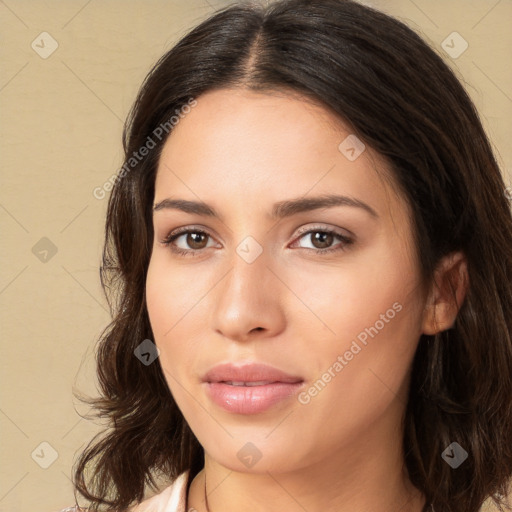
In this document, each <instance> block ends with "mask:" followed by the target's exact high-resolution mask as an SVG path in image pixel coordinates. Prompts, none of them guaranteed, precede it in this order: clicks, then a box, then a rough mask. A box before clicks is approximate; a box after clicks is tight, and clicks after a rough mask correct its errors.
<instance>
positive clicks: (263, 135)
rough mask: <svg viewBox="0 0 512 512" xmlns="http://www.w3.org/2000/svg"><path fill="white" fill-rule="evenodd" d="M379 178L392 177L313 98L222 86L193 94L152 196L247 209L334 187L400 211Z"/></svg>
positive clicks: (387, 183) (168, 143) (401, 203)
mask: <svg viewBox="0 0 512 512" xmlns="http://www.w3.org/2000/svg"><path fill="white" fill-rule="evenodd" d="M347 150H348V152H347ZM350 150H353V151H352V152H350ZM354 156H355V157H356V158H354ZM383 176H385V177H387V178H389V176H390V172H389V169H388V166H387V163H386V161H385V160H384V159H383V158H382V157H381V156H380V155H379V154H377V153H376V152H374V151H373V150H372V149H371V148H369V147H365V146H364V145H363V144H362V142H361V141H359V140H358V139H357V138H356V137H355V135H354V134H353V133H352V132H351V130H350V128H349V127H348V125H347V124H345V123H344V122H342V121H341V120H340V119H339V117H337V116H336V115H334V114H333V113H331V112H330V111H328V110H327V109H326V108H324V107H322V106H320V105H319V104H315V103H313V102H312V101H310V100H308V99H305V98H303V97H300V96H298V95H296V94H287V93H283V92H278V93H271V94H268V93H256V92H252V91H247V90H240V89H221V90H215V91H210V92H207V93H205V94H203V95H201V96H199V97H198V98H197V105H196V106H195V107H194V108H192V109H191V111H190V112H189V113H188V114H186V115H184V116H183V118H182V119H181V120H180V122H179V123H178V124H177V125H176V126H175V127H174V129H173V131H172V132H171V135H170V136H169V137H168V139H167V141H166V143H165V145H164V148H163V151H162V154H161V157H160V161H159V166H158V171H157V178H156V189H155V201H156V200H162V199H163V198H164V197H167V196H169V195H176V196H179V197H182V198H185V199H194V200H198V199H201V200H208V202H209V203H213V204H216V210H222V209H229V208H240V209H241V210H242V211H246V212H248V211H249V209H250V208H253V209H254V211H257V210H262V208H265V203H267V202H268V203H269V204H270V203H275V202H278V201H280V200H283V199H286V198H289V197H299V196H305V195H307V194H311V195H319V194H327V193H340V194H344V195H347V196H350V197H354V198H358V199H360V200H363V201H364V202H366V203H371V204H372V206H373V207H374V208H375V209H376V210H378V211H379V210H380V211H382V212H384V211H387V212H388V213H391V214H393V215H398V214H400V211H402V212H401V213H402V214H403V213H405V212H404V210H405V209H406V206H405V204H404V201H402V200H401V198H400V197H399V196H397V195H396V194H395V193H393V191H394V190H396V189H397V187H393V183H392V179H391V183H390V179H383Z"/></svg>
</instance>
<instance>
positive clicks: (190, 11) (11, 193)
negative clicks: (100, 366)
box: [0, 0, 512, 512]
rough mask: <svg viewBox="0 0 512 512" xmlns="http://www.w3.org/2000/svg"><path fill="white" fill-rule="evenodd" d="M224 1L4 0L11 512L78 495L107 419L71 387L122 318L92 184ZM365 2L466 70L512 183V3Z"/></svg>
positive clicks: (114, 161) (6, 511)
mask: <svg viewBox="0 0 512 512" xmlns="http://www.w3.org/2000/svg"><path fill="white" fill-rule="evenodd" d="M225 3H226V2H219V1H217V2H216V1H214V0H208V1H206V0H204V1H203V0H189V1H185V0H173V1H164V0H151V1H144V2H143V1H142V0H107V1H101V0H89V1H87V0H81V1H76V0H66V1H64V0H47V1H35V0H32V1H30V0H17V1H16V0H5V1H1V0H0V20H1V21H0V22H1V24H2V37H1V44H0V52H1V62H2V74H1V79H0V109H1V116H2V117H1V119H2V123H1V125H0V130H1V164H2V187H1V192H0V222H1V226H2V242H3V243H2V247H3V249H2V251H1V255H0V258H1V261H0V269H1V270H0V301H1V311H2V313H1V315H2V316H1V325H2V358H1V365H2V371H1V379H2V380H1V407H0V428H1V435H2V441H3V442H2V445H1V448H0V450H1V454H0V455H1V460H2V466H1V473H0V512H29V511H34V512H35V511H38V512H39V511H41V512H43V511H47V512H52V511H58V510H60V509H62V508H64V507H67V506H69V505H71V504H72V503H73V499H72V496H73V495H72V490H71V484H70V480H69V475H70V468H71V466H72V463H73V461H74V457H75V454H76V453H77V452H78V451H79V450H80V449H81V448H82V447H83V446H84V443H85V442H86V441H88V440H89V439H90V438H91V437H92V435H93V433H95V432H96V431H97V430H98V427H96V426H95V425H93V424H91V423H90V422H87V421H85V420H83V419H80V417H79V416H78V415H77V413H76V411H75V408H74V405H76V406H77V408H78V410H79V411H81V412H82V413H83V412H85V411H86V409H85V408H84V406H83V405H81V404H80V403H77V402H76V400H74V399H73V397H72V393H71V390H72V386H73V385H76V386H78V387H79V388H80V389H82V390H83V391H85V392H91V393H93V392H94V365H93V363H94V360H93V356H92V350H93V348H94V344H95V343H96V340H97V337H98V335H99V334H100V332H101V330H102V328H103V327H104V326H106V325H107V323H108V321H109V316H108V311H107V307H106V303H105V300H104V298H103V295H102V292H101V289H100V284H99V277H98V266H99V262H100V250H101V244H102V230H103V219H104V214H105V207H106V199H103V200H97V199H95V198H94V197H93V194H92V191H93V189H94V188H95V187H98V186H101V185H102V184H103V183H104V182H105V181H106V180H107V179H108V178H109V177H110V176H111V175H112V174H113V173H115V172H116V171H117V170H118V169H119V167H120V165H121V163H122V152H121V129H122V121H123V119H124V117H125V115H126V114H127V112H128V109H129V107H130V105H131V103H132V101H133V99H134V97H135V94H136V91H137V89H138V87H139V85H140V83H141V81H142V79H143V78H144V76H145V74H146V72H147V71H148V70H149V67H150V65H151V64H152V63H153V62H154V61H155V60H156V59H157V58H158V57H159V56H160V55H161V54H162V53H163V52H164V51H165V50H167V49H169V47H170V46H171V45H172V44H173V42H175V41H176V40H177V39H178V38H179V37H180V36H182V35H184V33H185V32H186V31H187V29H189V28H190V27H192V26H193V25H194V24H196V23H197V22H199V21H200V20H202V19H203V18H204V17H206V16H207V15H209V14H210V13H211V12H212V11H213V10H214V9H215V8H216V7H219V6H221V5H224V4H225ZM367 3H369V4H371V5H373V6H375V7H377V8H380V9H382V10H384V11H386V12H388V13H390V14H392V15H395V16H397V17H398V18H400V19H401V20H402V21H405V22H407V23H408V24H409V25H410V26H412V27H413V28H414V29H416V30H418V31H419V32H420V33H421V34H422V35H423V36H424V37H425V38H426V39H427V40H429V41H430V42H431V44H432V45H433V46H434V47H436V48H437V49H438V51H439V52H440V53H441V54H443V55H444V56H445V58H446V60H447V61H448V62H449V63H450V64H451V65H452V66H453V67H454V68H455V70H456V72H457V74H458V76H459V77H461V79H462V80H463V81H464V83H465V84H466V86H467V88H468V90H469V93H470V94H471V96H472V98H473V99H474V101H475V102H476V104H477V107H478V108H479V110H480V112H481V114H482V116H483V120H484V123H485V126H486V128H487V130H488V133H489V134H490V136H491V138H492V140H493V143H494V145H495V148H496V151H497V155H498V158H499V162H500V164H501V165H502V167H503V169H504V173H505V177H506V180H507V183H508V185H510V184H511V183H512V170H511V169H512V148H511V144H510V136H511V134H512V129H511V122H510V119H511V118H512V115H511V114H512V70H511V67H510V65H509V61H508V59H509V57H510V55H509V54H508V49H509V48H510V47H512V33H511V31H510V24H511V22H512V1H511V0H501V1H498V0H448V1H442V0H433V1H430V0H414V1H413V0H389V1H385V0H373V1H368V2H367ZM453 31H457V32H458V33H459V34H460V35H461V36H462V37H463V38H464V39H465V40H466V41H467V42H468V44H469V46H468V49H467V50H466V51H465V52H464V53H463V54H462V55H461V56H460V57H458V58H457V59H452V58H451V57H449V56H448V55H447V54H446V53H445V52H444V51H443V49H442V47H441V43H442V42H443V40H445V39H446V38H447V36H448V35H449V34H451V33H452V32H453ZM42 32H48V33H49V34H50V35H51V36H52V37H53V38H54V39H55V40H56V42H57V43H58V48H57V50H56V51H55V52H54V53H53V54H52V55H51V56H49V57H48V58H47V59H43V58H42V57H41V56H40V55H39V53H37V52H36V51H35V50H34V49H32V47H31V43H32V42H33V41H35V43H34V44H39V47H37V46H36V47H35V48H37V49H38V51H39V52H42V51H47V50H48V48H51V46H50V40H49V39H48V36H39V35H40V34H41V33H42ZM41 38H45V44H44V47H45V50H43V48H42V47H43V44H42V43H41ZM457 44H459V43H457ZM43 237H46V238H47V239H49V240H50V241H51V244H53V246H55V247H56V249H57V252H56V254H54V255H52V253H51V251H50V252H49V253H48V255H47V256H46V257H47V261H46V262H43V261H41V260H40V258H41V257H43V256H44V253H39V254H34V252H33V250H32V249H33V247H34V246H36V244H38V243H39V244H42V245H38V246H36V249H35V250H34V251H35V252H36V253H37V250H39V251H41V250H43V249H44V247H46V248H48V247H50V243H49V242H48V240H43V241H42V242H40V240H41V239H42V238H43ZM41 247H42V248H43V249H41ZM42 442H46V443H49V445H51V448H50V447H48V446H47V445H43V446H42V447H41V446H40V444H41V443H42ZM52 450H55V452H56V453H55V454H56V455H57V456H58V457H57V459H56V460H55V461H54V462H53V463H52V464H51V465H50V466H49V467H48V468H47V469H43V468H42V467H40V464H49V463H50V462H52V460H51V455H52V453H53V452H52ZM32 454H33V455H32Z"/></svg>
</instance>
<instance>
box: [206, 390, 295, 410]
mask: <svg viewBox="0 0 512 512" xmlns="http://www.w3.org/2000/svg"><path fill="white" fill-rule="evenodd" d="M205 385H206V393H207V394H208V396H209V397H210V398H211V399H212V401H213V402H215V403H216V404H217V405H219V406H220V407H222V408H223V409H225V410H226V411H229V412H233V413H236V414H257V413H260V412H264V411H266V410H267V409H270V408H271V407H272V406H274V405H276V404H277V403H279V402H281V401H283V400H286V399H287V398H290V397H292V396H294V395H296V394H297V392H298V391H299V389H300V388H301V387H302V386H303V382H297V383H294V384H292V383H287V382H273V383H272V384H264V385H262V386H232V385H230V384H226V383H224V382H206V383H205Z"/></svg>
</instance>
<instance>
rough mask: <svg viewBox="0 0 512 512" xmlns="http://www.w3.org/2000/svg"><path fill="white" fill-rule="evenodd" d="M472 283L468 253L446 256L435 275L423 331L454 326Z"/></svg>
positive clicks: (442, 329)
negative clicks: (470, 281)
mask: <svg viewBox="0 0 512 512" xmlns="http://www.w3.org/2000/svg"><path fill="white" fill-rule="evenodd" d="M468 285H469V275H468V268H467V260H466V257H465V255H464V254H463V253H462V252H455V253H450V254H448V255H447V256H445V257H444V258H443V259H442V260H441V262H440V264H439V265H438V268H437V269H436V272H435V274H434V282H433V283H432V287H431V290H430V293H429V296H428V298H427V302H426V305H425V309H424V312H423V325H422V332H423V334H428V335H433V334H437V333H439V332H442V331H445V330H447V329H450V328H452V327H453V325H454V323H455V320H456V318H457V314H458V312H459V310H460V307H461V305H462V303H463V301H464V298H465V296H466V293H467V290H468Z"/></svg>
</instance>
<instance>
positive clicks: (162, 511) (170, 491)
mask: <svg viewBox="0 0 512 512" xmlns="http://www.w3.org/2000/svg"><path fill="white" fill-rule="evenodd" d="M188 477H189V472H188V471H185V472H183V473H181V475H179V476H178V477H177V478H176V480H174V482H173V483H172V484H171V485H169V486H168V487H166V488H165V489H164V490H163V491H162V492H161V493H159V494H156V495H155V496H152V497H151V498H148V499H147V500H144V501H142V502H141V503H139V504H138V505H135V506H133V507H132V508H129V509H128V512H187V511H186V507H187V483H188ZM87 511H88V509H87V508H78V507H75V506H73V507H68V508H64V509H62V510H60V511H59V512H87Z"/></svg>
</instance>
